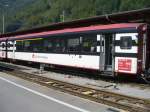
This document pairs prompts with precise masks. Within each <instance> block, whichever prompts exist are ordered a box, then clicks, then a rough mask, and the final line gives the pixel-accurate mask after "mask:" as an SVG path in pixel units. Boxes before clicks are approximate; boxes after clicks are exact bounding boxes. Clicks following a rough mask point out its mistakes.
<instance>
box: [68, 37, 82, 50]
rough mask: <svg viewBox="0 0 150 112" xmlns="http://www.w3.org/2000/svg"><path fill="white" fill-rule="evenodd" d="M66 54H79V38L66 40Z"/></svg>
mask: <svg viewBox="0 0 150 112" xmlns="http://www.w3.org/2000/svg"><path fill="white" fill-rule="evenodd" d="M67 49H68V52H79V51H80V38H70V39H68V40H67Z"/></svg>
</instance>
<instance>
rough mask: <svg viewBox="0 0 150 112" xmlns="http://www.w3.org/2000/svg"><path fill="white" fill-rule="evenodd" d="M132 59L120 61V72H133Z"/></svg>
mask: <svg viewBox="0 0 150 112" xmlns="http://www.w3.org/2000/svg"><path fill="white" fill-rule="evenodd" d="M131 65H132V60H131V59H118V70H124V71H131Z"/></svg>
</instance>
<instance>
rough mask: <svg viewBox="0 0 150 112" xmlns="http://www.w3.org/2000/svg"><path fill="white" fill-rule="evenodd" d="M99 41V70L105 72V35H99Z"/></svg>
mask: <svg viewBox="0 0 150 112" xmlns="http://www.w3.org/2000/svg"><path fill="white" fill-rule="evenodd" d="M97 41H98V43H99V46H98V47H97V50H98V51H99V53H100V58H99V70H100V71H104V69H105V47H104V46H105V38H104V36H103V35H97Z"/></svg>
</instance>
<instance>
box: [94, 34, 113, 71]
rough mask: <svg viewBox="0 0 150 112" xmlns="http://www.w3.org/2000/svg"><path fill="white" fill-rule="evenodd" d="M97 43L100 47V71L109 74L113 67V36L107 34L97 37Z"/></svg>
mask: <svg viewBox="0 0 150 112" xmlns="http://www.w3.org/2000/svg"><path fill="white" fill-rule="evenodd" d="M97 41H99V45H100V46H99V52H100V64H99V65H100V66H99V67H100V71H104V72H110V73H111V72H112V71H113V66H114V55H113V51H114V44H113V41H114V34H111V33H108V34H103V35H97Z"/></svg>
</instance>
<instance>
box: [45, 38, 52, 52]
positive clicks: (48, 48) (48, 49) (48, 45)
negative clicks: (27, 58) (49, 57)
mask: <svg viewBox="0 0 150 112" xmlns="http://www.w3.org/2000/svg"><path fill="white" fill-rule="evenodd" d="M53 46H54V42H53V40H52V39H45V40H44V44H43V47H44V48H43V49H44V52H53V50H54V49H53Z"/></svg>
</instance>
